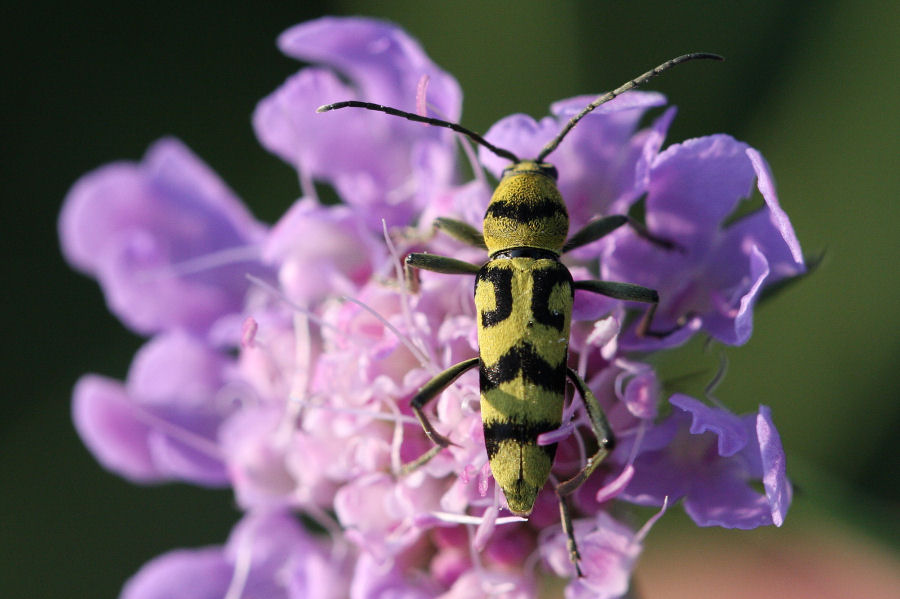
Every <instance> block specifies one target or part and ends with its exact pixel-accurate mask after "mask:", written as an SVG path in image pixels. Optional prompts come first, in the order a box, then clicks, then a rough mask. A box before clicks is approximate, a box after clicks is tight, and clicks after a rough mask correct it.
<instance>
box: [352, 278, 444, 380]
mask: <svg viewBox="0 0 900 599" xmlns="http://www.w3.org/2000/svg"><path fill="white" fill-rule="evenodd" d="M340 299H341V300H343V301H345V302H351V303H353V304H356V305H357V306H359V307H360V308H362V309H363V310H365V311H366V312H368V313H369V314H371V315H372V316H374V317H375V318H377V319H378V321H379V322H380V323H381V324H383V325H384V326H385V328H387V329H388V330H389V331H391V332H392V333H394V335H396V336H397V339H398V340H399V341H400V343H402V344H403V345H405V346H406V349H408V350H409V351H410V352H411V353H412V355H413V357H414V358H415V359H416V360H417V361H418V362H419V364H421V365H422V367H423V368H428V367H429V366H430V362H429V360H428V356H426V355H424V354H423V353H422V352H421V351H419V348H417V347H416V346H415V345H413V344H412V342H411V341H410V340H409V339H408V338H407V337H406V336H405V335H404V334H403V333H401V332H400V331H399V330H398V329H397V327H395V326H394V325H392V324H391V323H390V322H388V320H387V319H386V318H385V317H384V316H382V315H381V314H379V313H378V312H377V311H376V310H375V309H374V308H372V307H370V306H369V305H367V304H366V303H364V302H361V301H360V300H358V299H356V298H353V297H350V296H349V295H342V296H341V297H340Z"/></svg>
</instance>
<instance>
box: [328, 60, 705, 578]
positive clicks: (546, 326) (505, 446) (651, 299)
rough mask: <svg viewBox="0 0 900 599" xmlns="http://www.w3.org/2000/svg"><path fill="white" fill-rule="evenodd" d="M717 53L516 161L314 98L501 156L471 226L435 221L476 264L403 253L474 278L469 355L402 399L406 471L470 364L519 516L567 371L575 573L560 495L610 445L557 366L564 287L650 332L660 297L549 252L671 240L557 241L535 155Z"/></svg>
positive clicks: (561, 214) (542, 165)
mask: <svg viewBox="0 0 900 599" xmlns="http://www.w3.org/2000/svg"><path fill="white" fill-rule="evenodd" d="M697 59H713V60H722V57H721V56H718V55H716V54H710V53H705V52H696V53H691V54H685V55H682V56H679V57H677V58H673V59H671V60H669V61H666V62H664V63H662V64H660V65H659V66H657V67H656V68H654V69H652V70H650V71H647V72H646V73H644V74H643V75H640V76H639V77H636V78H634V79H632V80H630V81H628V82H626V83H624V84H623V85H621V86H619V87H618V88H616V89H614V90H613V91H610V92H607V93H605V94H603V95H601V96H599V97H597V98H596V99H595V100H594V101H593V102H591V103H590V104H588V105H587V106H586V107H585V108H584V109H582V110H581V112H579V113H578V114H576V115H575V116H573V117H572V118H571V119H570V120H569V121H568V122H567V123H566V124H565V125H564V126H563V128H562V129H561V130H560V132H559V133H558V134H557V135H556V137H554V138H553V139H552V140H551V141H550V142H549V143H547V145H546V146H544V148H543V149H542V150H541V151H540V153H539V154H538V155H537V157H535V158H534V159H528V160H523V159H520V158H519V157H518V156H516V155H515V154H513V153H512V152H510V151H508V150H505V149H503V148H498V147H496V146H494V145H493V144H491V143H490V142H488V141H487V140H485V139H484V138H483V137H482V136H481V135H479V134H477V133H475V132H473V131H470V130H469V129H466V128H465V127H463V126H461V125H459V124H457V123H452V122H448V121H443V120H440V119H436V118H431V117H427V116H422V115H418V114H414V113H410V112H405V111H402V110H398V109H396V108H391V107H389V106H382V105H379V104H374V103H371V102H363V101H357V100H348V101H343V102H337V103H334V104H328V105H325V106H321V107H320V108H319V109H318V110H317V112H327V111H331V110H338V109H341V108H363V109H366V110H373V111H377V112H383V113H386V114H389V115H393V116H398V117H402V118H406V119H408V120H411V121H417V122H422V123H427V124H429V125H434V126H438V127H445V128H448V129H451V130H453V131H456V132H458V133H461V134H463V135H466V136H467V137H469V138H470V139H472V140H473V141H475V142H476V143H478V144H479V145H482V146H484V147H485V148H487V149H488V150H490V151H491V152H493V153H494V154H497V155H498V156H500V157H502V158H506V159H508V160H509V161H510V162H511V165H510V166H508V167H507V168H506V169H505V170H504V171H503V176H502V178H501V179H500V182H499V184H498V185H497V188H496V189H495V190H494V193H493V195H492V197H491V200H490V203H489V204H488V207H487V211H486V212H485V216H484V222H483V227H482V232H479V231H478V230H477V229H475V228H474V227H472V226H471V225H469V224H467V223H464V222H461V221H457V220H453V219H449V218H438V219H437V220H436V222H435V226H436V228H437V229H438V230H442V231H444V232H445V233H446V234H448V235H450V236H452V237H454V238H456V239H458V240H460V241H463V242H465V243H467V244H470V245H473V246H476V247H480V248H483V249H486V250H487V252H488V260H487V262H486V263H484V264H482V265H478V264H472V263H470V262H465V261H462V260H457V259H455V258H451V257H447V256H439V255H434V254H427V253H412V254H409V255H408V256H407V257H406V260H405V267H406V274H407V280H408V281H410V282H413V283H414V282H415V280H416V278H415V276H414V274H415V272H414V271H415V269H423V270H429V271H433V272H438V273H445V274H464V275H470V276H474V277H475V293H474V294H475V306H476V310H477V319H478V323H477V326H478V345H479V354H478V356H477V357H475V358H470V359H468V360H464V361H462V362H460V363H458V364H455V365H453V366H451V367H450V368H448V369H446V370H444V371H443V372H441V373H439V374H437V375H436V376H435V377H434V378H432V379H431V380H430V381H429V382H427V383H426V384H425V385H424V386H423V387H422V388H421V389H420V390H419V391H418V392H417V393H416V394H415V395H414V396H413V398H412V400H411V407H412V411H413V413H414V414H415V415H416V417H417V418H418V420H419V422H420V423H421V425H422V428H423V429H424V431H425V433H426V435H427V436H428V438H429V439H431V441H433V442H434V444H435V446H434V448H433V449H432V450H431V451H429V452H427V453H426V454H425V455H423V456H422V457H420V458H419V459H418V460H415V461H414V462H412V463H411V464H408V465H407V468H406V469H407V470H409V469H413V468H415V467H417V466H419V465H421V464H423V463H425V462H426V461H427V460H429V459H430V458H431V457H433V456H434V455H436V453H437V452H438V451H440V450H441V449H443V448H446V447H449V446H450V445H452V444H453V442H452V441H451V440H450V439H448V438H447V437H445V436H444V435H441V434H440V433H439V432H438V431H437V430H435V428H434V426H433V425H432V423H431V421H430V420H429V419H428V416H427V415H426V414H425V412H424V408H425V406H426V404H428V402H430V401H431V400H432V399H434V398H435V397H437V396H438V395H440V394H441V392H442V391H443V390H444V389H446V388H447V387H448V386H449V385H450V384H451V383H453V381H455V380H456V379H457V378H458V377H460V376H461V375H462V374H463V373H465V372H467V371H469V370H471V369H473V368H475V367H478V374H479V382H480V388H481V419H482V423H483V425H484V441H485V448H486V450H487V455H488V459H489V462H490V467H491V473H492V474H493V477H494V479H495V480H496V482H497V484H498V485H499V486H500V488H501V489H502V491H503V494H504V496H505V497H506V502H507V505H508V507H509V509H510V511H512V512H513V513H514V514H516V515H519V516H523V517H525V516H528V515H530V514H531V511H532V509H533V508H534V502H535V499H536V498H537V494H538V492H539V491H540V490H541V489H542V488H543V487H544V485H545V484H546V483H547V481H548V480H549V477H550V471H551V468H552V466H553V458H554V456H555V453H556V444H549V445H540V444H538V436H539V435H541V434H542V433H547V432H550V431H553V430H556V429H558V428H559V427H560V426H561V425H562V413H563V407H564V400H565V387H566V380H567V379H568V380H569V381H571V382H572V383H573V385H574V387H575V390H576V391H577V393H578V394H579V395H580V396H581V398H582V401H583V403H584V406H585V408H586V412H587V415H588V418H589V420H590V424H591V428H592V431H593V433H594V435H595V436H596V439H597V450H596V452H595V453H594V454H593V455H592V456H590V457H589V458H588V459H587V461H586V464H585V465H584V467H583V468H582V469H581V470H580V471H579V472H578V473H577V474H576V475H575V476H573V477H572V478H571V479H569V480H567V481H564V482H561V483H559V484H558V485H556V492H557V495H558V497H559V505H560V516H561V520H562V526H563V530H564V532H565V534H566V537H567V544H568V550H569V555H570V557H571V559H572V561H573V563H574V564H575V569H576V572H577V574H578V575H579V576H581V575H582V573H581V569H580V567H579V554H578V547H577V543H576V541H575V536H574V533H573V528H572V521H571V517H570V514H569V507H568V502H567V500H566V497H567V496H568V495H571V494H572V493H573V492H574V491H575V490H577V489H578V487H579V486H580V485H581V484H582V483H583V482H584V481H585V480H586V479H587V477H588V476H589V475H590V474H591V473H592V472H593V471H594V470H595V469H596V468H597V466H598V465H599V464H600V463H601V462H602V461H603V459H604V458H605V457H606V455H607V454H608V453H609V452H610V451H611V450H612V448H613V446H614V443H615V441H614V437H613V433H612V430H611V428H610V426H609V423H608V422H607V420H606V417H605V416H604V414H603V410H602V409H601V407H600V404H599V402H598V401H597V398H596V397H595V396H594V394H593V393H592V392H591V390H590V388H589V387H588V385H587V383H585V381H584V379H582V378H581V376H579V375H578V373H577V372H575V371H574V370H573V369H571V368H569V367H568V366H567V358H568V342H569V328H570V323H571V317H572V305H573V301H574V293H575V291H577V290H581V291H589V292H593V293H599V294H602V295H605V296H608V297H611V298H614V299H619V300H627V301H636V302H644V303H647V304H649V308H648V310H647V311H646V313H645V315H644V317H643V318H642V320H641V322H640V323H639V325H638V334H639V335H644V334H652V333H651V332H650V322H651V320H652V318H653V313H654V311H655V309H656V306H657V305H658V303H659V296H658V294H657V292H656V291H655V290H653V289H648V288H646V287H641V286H639V285H633V284H629V283H620V282H611V281H595V280H586V281H574V280H573V279H572V275H571V274H570V273H569V270H568V269H567V268H566V266H565V265H564V264H563V263H562V262H560V256H561V255H562V254H564V253H566V252H568V251H570V250H573V249H575V248H579V247H582V246H584V245H587V244H589V243H592V242H594V241H596V240H598V239H600V238H602V237H603V236H605V235H607V234H608V233H610V232H612V231H614V230H615V229H617V228H619V227H620V226H622V225H624V224H626V223H629V224H631V225H632V226H635V227H636V228H637V229H638V232H639V233H641V234H642V235H643V236H644V237H646V238H647V239H648V240H649V241H651V242H653V243H657V244H660V245H663V246H666V247H671V244H668V242H666V241H665V240H661V239H658V238H655V237H653V236H652V235H651V234H650V233H648V232H646V231H643V230H642V229H641V227H640V225H638V224H637V223H634V222H633V221H631V220H630V219H629V218H628V217H627V216H624V215H612V216H607V217H604V218H600V219H597V220H594V221H592V222H590V223H588V224H587V225H586V226H585V227H584V228H582V229H581V230H579V231H578V232H576V233H575V234H574V235H572V236H571V237H569V238H568V240H567V235H568V230H569V217H568V213H567V211H566V205H565V202H564V201H563V198H562V195H561V194H560V192H559V188H558V186H557V178H558V174H557V171H556V168H555V167H554V166H553V165H552V164H550V163H548V162H546V161H545V158H546V157H547V156H548V155H549V154H550V153H552V152H553V151H554V150H556V148H557V147H558V146H559V143H560V142H561V141H562V140H563V138H564V137H565V136H566V135H567V134H568V133H569V131H571V130H572V128H574V127H575V125H576V124H577V123H578V122H579V121H580V120H581V119H582V118H583V117H584V116H586V115H587V114H588V113H590V112H591V111H592V110H594V109H595V108H597V107H598V106H600V105H602V104H604V103H606V102H609V101H610V100H612V99H613V98H615V97H617V96H619V95H620V94H622V93H624V92H626V91H628V90H630V89H632V88H634V87H637V86H639V85H641V84H643V83H645V82H646V81H648V80H649V79H651V78H653V77H655V76H656V75H659V74H660V73H662V72H663V71H666V70H668V69H670V68H672V67H674V66H675V65H677V64H680V63H682V62H686V61H689V60H697Z"/></svg>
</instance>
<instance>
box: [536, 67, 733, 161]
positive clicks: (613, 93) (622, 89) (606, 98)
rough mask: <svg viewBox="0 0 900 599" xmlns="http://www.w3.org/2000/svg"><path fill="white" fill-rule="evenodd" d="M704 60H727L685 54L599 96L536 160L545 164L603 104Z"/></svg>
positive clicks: (564, 128)
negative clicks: (677, 67) (665, 73)
mask: <svg viewBox="0 0 900 599" xmlns="http://www.w3.org/2000/svg"><path fill="white" fill-rule="evenodd" d="M703 58H709V59H712V60H725V59H724V58H722V57H721V56H719V55H718V54H711V53H709V52H693V53H691V54H684V55H683V56H679V57H678V58H673V59H672V60H667V61H666V62H664V63H662V64H661V65H659V66H658V67H656V68H655V69H652V70H650V71H647V72H646V73H644V74H643V75H641V76H640V77H636V78H634V79H632V80H631V81H629V82H628V83H625V84H623V85H621V86H619V87H617V88H616V89H614V90H612V91H611V92H606V93H605V94H603V95H602V96H599V97H598V98H597V99H596V100H594V101H593V102H591V103H590V104H588V105H587V106H585V107H584V109H583V110H582V111H581V112H579V113H578V114H576V115H575V116H573V117H572V118H571V119H569V122H568V123H566V126H565V127H563V128H562V131H560V132H559V134H558V135H557V136H556V137H554V138H553V139H552V140H550V143H548V144H547V145H546V146H544V149H543V150H541V153H540V154H538V156H537V158H536V159H535V160H536V161H537V162H543V160H544V158H546V157H547V156H548V155H549V154H550V152H552V151H553V150H555V149H556V148H557V146H559V142H561V141H562V140H563V138H564V137H565V136H566V135H568V133H569V131H571V130H572V128H573V127H574V126H575V125H577V124H578V121H580V120H581V119H583V118H584V117H585V116H586V115H587V114H588V113H589V112H591V111H592V110H594V109H595V108H597V107H598V106H600V105H601V104H605V103H607V102H609V101H610V100H612V99H613V98H615V97H616V96H618V95H620V94H623V93H625V92H627V91H628V90H630V89H632V88H634V87H637V86H639V85H642V84H644V83H646V82H647V81H648V80H650V79H653V78H654V77H656V76H657V75H659V74H660V73H662V72H663V71H667V70H669V69H671V68H672V67H674V66H675V65H677V64H681V63H683V62H687V61H689V60H697V59H703Z"/></svg>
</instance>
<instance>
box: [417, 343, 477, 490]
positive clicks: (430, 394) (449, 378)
mask: <svg viewBox="0 0 900 599" xmlns="http://www.w3.org/2000/svg"><path fill="white" fill-rule="evenodd" d="M479 360H480V358H469V359H468V360H463V361H462V362H460V363H459V364H454V365H453V366H451V367H450V368H448V369H447V370H444V371H443V372H440V373H438V374H437V375H435V376H434V378H432V379H431V380H430V381H428V382H427V383H425V385H423V386H422V388H421V389H419V391H418V392H417V393H416V394H415V395H414V396H413V398H412V401H410V406H411V407H412V411H413V413H414V414H415V415H416V418H418V419H419V423H420V424H421V425H422V430H424V431H425V434H426V435H428V438H429V439H431V440H432V441H433V442H434V444H435V446H434V447H432V448H431V449H430V450H429V451H428V452H427V453H425V454H424V455H422V456H420V457H419V458H417V459H416V460H414V461H412V462H410V463H408V464H404V465H403V469H402V471H401V474H407V473H409V472H412V471H413V470H415V469H416V468H418V467H419V466H421V465H423V464H425V463H426V462H428V460H430V459H431V458H433V457H434V456H436V455H437V454H438V452H439V451H440V450H442V449H444V448H445V447H449V446H451V445H455V443H453V441H451V440H450V439H448V438H447V437H445V436H444V435H442V434H440V433H439V432H437V430H435V428H434V425H432V424H431V421H430V420H428V416H426V415H425V411H424V410H423V409H422V408H424V407H425V405H426V404H428V402H429V401H431V400H432V399H434V398H435V397H437V396H438V395H440V394H441V392H442V391H443V390H444V389H446V388H447V387H449V386H450V384H451V383H452V382H453V381H455V380H456V379H458V378H459V377H460V376H461V375H462V374H463V373H465V372H466V371H468V370H471V369H472V368H474V367H475V366H477V365H478V362H479Z"/></svg>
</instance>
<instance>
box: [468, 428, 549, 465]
mask: <svg viewBox="0 0 900 599" xmlns="http://www.w3.org/2000/svg"><path fill="white" fill-rule="evenodd" d="M559 425H560V423H559V422H548V421H546V420H539V421H537V422H491V423H490V424H485V425H484V446H485V448H486V449H487V454H488V459H493V457H494V456H495V455H497V452H498V451H499V450H500V443H502V442H503V441H513V442H515V443H518V444H519V445H535V446H537V447H538V449H541V450H542V451H543V452H544V453H545V454H546V455H547V457H548V458H550V460H551V461H552V460H553V456H555V455H556V443H553V444H552V445H538V444H537V438H538V435H540V434H541V433H547V432H550V431H553V430H556V429H558V428H559Z"/></svg>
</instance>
